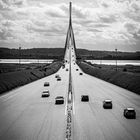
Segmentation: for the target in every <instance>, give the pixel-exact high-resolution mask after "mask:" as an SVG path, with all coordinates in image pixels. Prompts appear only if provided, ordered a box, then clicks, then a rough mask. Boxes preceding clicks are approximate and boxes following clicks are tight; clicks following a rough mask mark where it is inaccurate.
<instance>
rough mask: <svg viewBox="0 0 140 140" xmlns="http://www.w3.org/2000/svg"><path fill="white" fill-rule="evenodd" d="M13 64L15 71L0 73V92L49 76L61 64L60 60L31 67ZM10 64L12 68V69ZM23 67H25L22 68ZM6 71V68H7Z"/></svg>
mask: <svg viewBox="0 0 140 140" xmlns="http://www.w3.org/2000/svg"><path fill="white" fill-rule="evenodd" d="M16 66H17V65H15V71H12V72H11V71H10V72H4V73H1V74H0V94H2V93H4V92H6V91H9V90H11V89H13V88H16V87H19V86H22V85H25V84H28V83H30V82H33V81H35V80H38V79H41V78H43V77H45V76H49V75H51V74H53V73H55V72H57V71H58V70H59V69H60V67H61V66H62V63H61V62H54V63H52V64H50V65H43V66H41V65H40V66H37V67H33V66H35V65H33V66H32V67H31V65H30V67H29V66H28V68H27V65H24V66H25V67H24V66H22V69H20V70H19V69H17V68H16ZM13 67H14V66H13V65H12V70H13ZM23 68H25V69H23ZM7 71H8V70H7Z"/></svg>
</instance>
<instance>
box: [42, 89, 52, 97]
mask: <svg viewBox="0 0 140 140" xmlns="http://www.w3.org/2000/svg"><path fill="white" fill-rule="evenodd" d="M49 96H50V92H49V90H45V91H43V92H42V97H49Z"/></svg>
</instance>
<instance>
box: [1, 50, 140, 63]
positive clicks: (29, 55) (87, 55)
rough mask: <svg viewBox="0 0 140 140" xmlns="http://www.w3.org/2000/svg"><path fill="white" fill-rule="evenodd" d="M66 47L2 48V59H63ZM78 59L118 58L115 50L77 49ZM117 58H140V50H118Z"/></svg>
mask: <svg viewBox="0 0 140 140" xmlns="http://www.w3.org/2000/svg"><path fill="white" fill-rule="evenodd" d="M63 57H64V48H32V49H21V50H19V49H9V48H0V59H18V58H22V59H59V60H60V59H63ZM77 58H78V59H106V60H112V59H116V52H114V51H91V50H86V49H77ZM117 59H120V60H140V52H117Z"/></svg>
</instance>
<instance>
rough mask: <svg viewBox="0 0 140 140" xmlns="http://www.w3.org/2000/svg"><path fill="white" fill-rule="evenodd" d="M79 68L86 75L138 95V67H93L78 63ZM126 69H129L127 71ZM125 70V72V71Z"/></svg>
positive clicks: (139, 80) (139, 90)
mask: <svg viewBox="0 0 140 140" xmlns="http://www.w3.org/2000/svg"><path fill="white" fill-rule="evenodd" d="M78 65H79V67H80V68H81V69H82V70H83V71H84V72H85V73H87V74H89V75H92V76H95V77H97V78H100V79H102V80H105V81H107V82H110V83H112V84H115V85H117V86H120V87H122V88H125V89H128V90H130V91H132V92H135V93H137V94H139V95H140V73H139V72H140V67H137V69H136V67H132V66H131V68H130V66H120V67H118V70H117V71H116V70H115V66H106V65H93V64H88V63H86V62H78ZM126 67H129V69H128V68H127V69H126ZM125 69H126V70H125Z"/></svg>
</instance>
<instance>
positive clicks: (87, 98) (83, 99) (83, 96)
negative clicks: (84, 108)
mask: <svg viewBox="0 0 140 140" xmlns="http://www.w3.org/2000/svg"><path fill="white" fill-rule="evenodd" d="M81 101H82V102H88V101H89V96H88V95H82V96H81Z"/></svg>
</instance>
